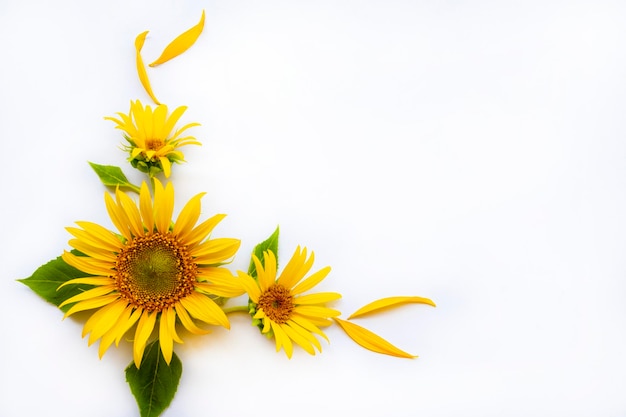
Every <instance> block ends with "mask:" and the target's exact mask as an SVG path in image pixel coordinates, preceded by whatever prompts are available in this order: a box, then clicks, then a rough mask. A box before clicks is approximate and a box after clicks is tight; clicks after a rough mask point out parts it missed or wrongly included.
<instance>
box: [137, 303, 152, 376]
mask: <svg viewBox="0 0 626 417" xmlns="http://www.w3.org/2000/svg"><path fill="white" fill-rule="evenodd" d="M156 316H157V313H148V312H144V313H143V314H142V315H141V318H139V323H137V330H136V331H135V341H134V343H133V359H134V361H135V366H136V367H137V369H139V365H141V359H142V358H143V351H144V350H145V349H146V342H147V341H148V338H149V337H150V334H152V330H153V329H154V324H155V323H156Z"/></svg>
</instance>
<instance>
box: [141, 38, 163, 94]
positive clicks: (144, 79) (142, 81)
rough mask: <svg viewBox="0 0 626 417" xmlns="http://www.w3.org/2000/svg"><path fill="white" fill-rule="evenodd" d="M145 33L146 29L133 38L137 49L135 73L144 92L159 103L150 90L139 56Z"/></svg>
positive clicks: (146, 74) (144, 40)
mask: <svg viewBox="0 0 626 417" xmlns="http://www.w3.org/2000/svg"><path fill="white" fill-rule="evenodd" d="M146 35H148V31H147V30H146V31H145V32H143V33H140V34H139V35H138V36H137V38H136V39H135V50H136V51H137V74H138V75H139V81H141V85H143V88H144V89H145V90H146V93H148V95H149V96H150V98H151V99H152V101H154V102H155V103H156V104H161V103H159V100H157V99H156V97H155V96H154V93H153V92H152V87H151V86H150V80H149V79H148V73H147V72H146V66H145V65H144V63H143V59H142V58H141V48H143V44H144V43H145V42H146Z"/></svg>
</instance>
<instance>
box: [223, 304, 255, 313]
mask: <svg viewBox="0 0 626 417" xmlns="http://www.w3.org/2000/svg"><path fill="white" fill-rule="evenodd" d="M222 310H224V313H226V314H230V313H238V312H242V313H247V312H248V311H249V309H248V306H235V307H228V308H223V309H222Z"/></svg>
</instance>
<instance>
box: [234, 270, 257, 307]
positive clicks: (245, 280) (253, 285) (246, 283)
mask: <svg viewBox="0 0 626 417" xmlns="http://www.w3.org/2000/svg"><path fill="white" fill-rule="evenodd" d="M237 275H238V277H239V280H238V281H239V285H241V288H242V289H243V290H244V291H245V292H246V293H248V297H250V299H251V300H252V301H254V302H255V303H258V302H259V297H260V296H261V289H260V288H259V285H258V284H257V282H256V281H255V280H254V279H252V277H251V276H250V275H248V274H246V273H244V272H241V271H237Z"/></svg>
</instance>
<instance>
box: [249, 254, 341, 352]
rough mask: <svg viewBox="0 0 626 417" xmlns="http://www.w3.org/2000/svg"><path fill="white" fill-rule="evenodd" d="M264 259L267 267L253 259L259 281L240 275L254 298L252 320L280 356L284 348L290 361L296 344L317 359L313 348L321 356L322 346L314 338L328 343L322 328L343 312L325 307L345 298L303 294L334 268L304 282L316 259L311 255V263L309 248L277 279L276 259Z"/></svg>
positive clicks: (318, 273) (322, 294)
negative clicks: (272, 342)
mask: <svg viewBox="0 0 626 417" xmlns="http://www.w3.org/2000/svg"><path fill="white" fill-rule="evenodd" d="M263 257H264V260H265V266H264V265H263V264H262V263H261V261H260V260H259V259H258V258H257V257H256V256H255V255H252V259H253V261H254V264H255V267H256V270H257V277H258V278H257V280H254V279H253V278H252V277H251V276H250V275H248V274H245V273H243V272H241V271H239V272H238V276H239V280H240V283H241V286H242V287H243V288H244V289H245V291H246V292H247V293H248V296H249V297H250V314H251V315H252V318H253V319H255V320H256V322H257V323H258V326H259V328H260V329H261V332H262V333H265V334H267V335H268V336H272V335H273V336H274V338H275V339H276V351H277V352H278V351H279V350H280V348H281V347H282V348H284V350H285V353H286V354H287V357H289V358H291V355H292V352H293V344H292V341H294V342H296V344H298V345H300V346H301V347H302V348H303V349H304V350H306V351H307V352H308V353H310V354H311V355H315V349H314V348H313V347H316V348H317V350H319V351H320V352H321V351H322V346H321V345H320V342H319V340H317V338H316V337H315V336H314V334H317V335H320V336H322V337H323V338H325V339H326V340H327V341H328V338H327V337H326V335H325V334H324V332H322V331H321V330H320V327H325V326H329V325H330V324H332V322H331V321H330V320H329V318H330V317H336V316H339V315H340V312H339V311H337V310H334V309H331V308H328V307H325V306H324V304H325V303H327V302H329V301H333V300H337V299H339V298H341V294H338V293H334V292H323V293H317V294H308V295H302V293H304V292H305V291H308V290H310V289H311V288H313V287H314V286H316V285H317V284H318V283H320V282H321V281H322V280H323V279H324V278H326V275H328V273H329V272H330V267H328V266H327V267H325V268H322V269H321V270H319V271H317V272H315V273H314V274H311V275H310V276H309V277H308V278H306V279H304V280H302V279H303V278H304V276H305V275H306V274H307V273H308V272H309V270H310V269H311V267H312V266H313V260H314V258H315V257H314V254H313V252H311V255H310V257H309V258H308V259H307V250H306V248H304V249H303V250H301V249H300V247H298V248H297V249H296V251H295V253H294V254H293V257H292V258H291V260H290V261H289V262H288V263H287V266H286V267H285V269H284V270H283V272H282V273H281V274H280V276H279V277H278V279H277V278H276V272H277V271H276V269H277V266H276V256H275V255H274V253H273V252H272V251H266V252H264V253H263Z"/></svg>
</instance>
